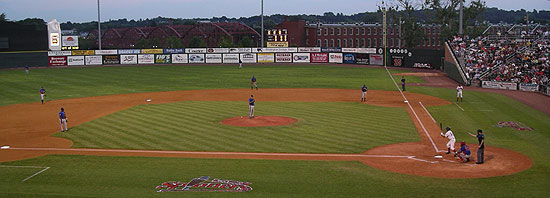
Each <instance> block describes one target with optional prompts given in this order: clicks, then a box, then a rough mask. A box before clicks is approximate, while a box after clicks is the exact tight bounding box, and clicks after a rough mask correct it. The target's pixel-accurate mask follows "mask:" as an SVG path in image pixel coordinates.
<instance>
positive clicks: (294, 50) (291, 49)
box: [252, 47, 298, 53]
mask: <svg viewBox="0 0 550 198" xmlns="http://www.w3.org/2000/svg"><path fill="white" fill-rule="evenodd" d="M252 52H255V53H263V52H298V48H295V47H284V48H252Z"/></svg>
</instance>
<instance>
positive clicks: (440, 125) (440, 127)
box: [439, 122, 443, 130]
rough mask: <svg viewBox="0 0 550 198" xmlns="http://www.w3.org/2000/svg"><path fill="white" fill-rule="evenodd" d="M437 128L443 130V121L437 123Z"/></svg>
mask: <svg viewBox="0 0 550 198" xmlns="http://www.w3.org/2000/svg"><path fill="white" fill-rule="evenodd" d="M439 129H441V130H443V123H441V122H440V123H439Z"/></svg>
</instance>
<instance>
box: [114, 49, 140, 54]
mask: <svg viewBox="0 0 550 198" xmlns="http://www.w3.org/2000/svg"><path fill="white" fill-rule="evenodd" d="M118 54H141V50H140V49H119V50H118Z"/></svg>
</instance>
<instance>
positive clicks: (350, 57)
mask: <svg viewBox="0 0 550 198" xmlns="http://www.w3.org/2000/svg"><path fill="white" fill-rule="evenodd" d="M343 62H344V63H345V64H355V54H344V61H343Z"/></svg>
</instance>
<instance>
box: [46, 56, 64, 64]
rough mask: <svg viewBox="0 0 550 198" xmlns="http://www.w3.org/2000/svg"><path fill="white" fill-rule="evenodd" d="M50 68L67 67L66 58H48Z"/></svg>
mask: <svg viewBox="0 0 550 198" xmlns="http://www.w3.org/2000/svg"><path fill="white" fill-rule="evenodd" d="M48 60H49V63H50V66H65V65H67V57H66V56H50V57H48Z"/></svg>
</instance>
